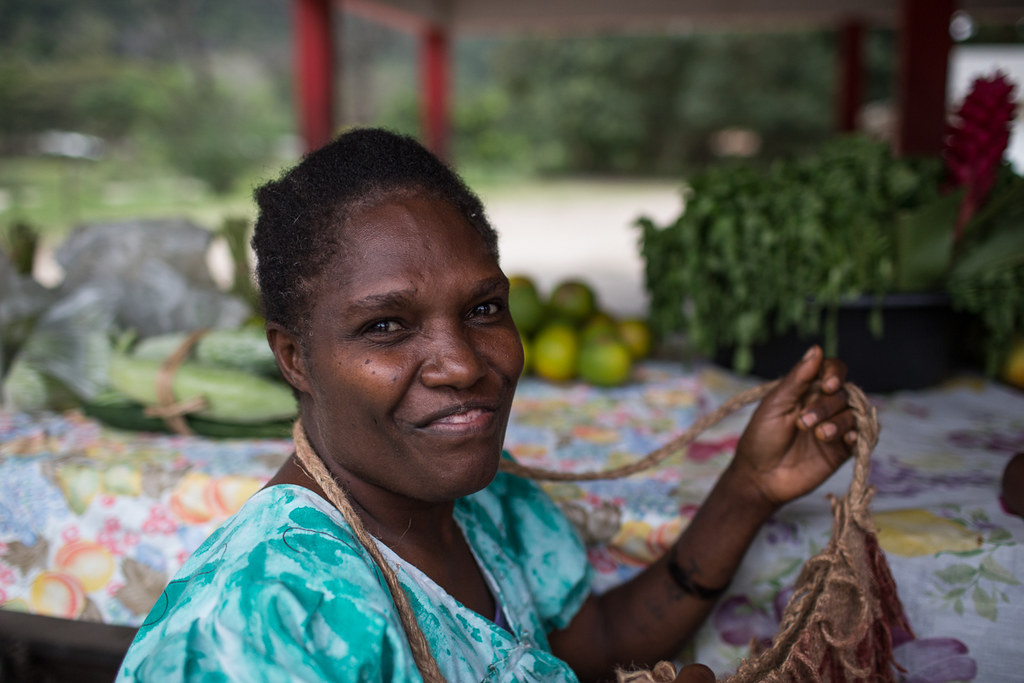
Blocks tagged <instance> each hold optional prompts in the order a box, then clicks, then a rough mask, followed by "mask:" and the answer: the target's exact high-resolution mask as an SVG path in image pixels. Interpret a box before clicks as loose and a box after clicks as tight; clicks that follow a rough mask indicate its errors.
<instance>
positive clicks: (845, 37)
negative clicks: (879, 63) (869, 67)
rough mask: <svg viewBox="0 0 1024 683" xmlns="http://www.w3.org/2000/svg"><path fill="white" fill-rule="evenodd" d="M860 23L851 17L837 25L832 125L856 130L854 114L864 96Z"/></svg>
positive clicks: (842, 128)
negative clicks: (833, 122)
mask: <svg viewBox="0 0 1024 683" xmlns="http://www.w3.org/2000/svg"><path fill="white" fill-rule="evenodd" d="M863 54H864V24H863V23H861V22H860V21H859V20H856V19H851V20H849V21H847V22H845V23H844V24H843V25H842V26H840V27H839V82H838V89H837V92H836V128H837V130H838V131H839V132H840V133H852V132H854V131H856V130H857V113H858V112H859V111H860V106H861V104H862V103H863V98H864V94H863V91H864V64H863V61H864V60H863Z"/></svg>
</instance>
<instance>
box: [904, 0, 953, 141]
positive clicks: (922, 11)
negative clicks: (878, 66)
mask: <svg viewBox="0 0 1024 683" xmlns="http://www.w3.org/2000/svg"><path fill="white" fill-rule="evenodd" d="M902 1H903V5H902V10H901V11H902V18H901V26H900V69H899V81H898V83H897V88H898V93H897V102H898V106H899V117H898V122H897V129H896V141H895V143H896V144H895V151H896V153H897V154H900V155H926V156H930V155H934V154H938V153H940V152H941V151H942V145H943V139H944V137H945V134H946V78H947V71H948V69H949V51H950V47H951V46H952V43H953V40H952V38H951V37H950V35H949V22H950V20H951V19H952V17H953V12H954V10H955V9H956V6H955V5H956V3H955V0H902Z"/></svg>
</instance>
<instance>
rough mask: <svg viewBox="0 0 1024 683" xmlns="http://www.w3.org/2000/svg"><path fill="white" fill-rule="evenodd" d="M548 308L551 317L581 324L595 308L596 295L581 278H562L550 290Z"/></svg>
mask: <svg viewBox="0 0 1024 683" xmlns="http://www.w3.org/2000/svg"><path fill="white" fill-rule="evenodd" d="M548 308H550V309H551V315H552V317H553V318H556V319H565V320H569V321H572V322H573V323H575V324H582V323H583V321H584V320H586V319H587V318H589V317H590V316H591V315H593V314H594V312H595V311H596V310H597V295H596V294H595V293H594V290H593V289H591V288H590V285H588V284H587V283H585V282H583V281H582V280H563V281H562V282H560V283H558V284H557V285H556V286H555V288H554V289H553V290H552V291H551V297H550V298H549V299H548Z"/></svg>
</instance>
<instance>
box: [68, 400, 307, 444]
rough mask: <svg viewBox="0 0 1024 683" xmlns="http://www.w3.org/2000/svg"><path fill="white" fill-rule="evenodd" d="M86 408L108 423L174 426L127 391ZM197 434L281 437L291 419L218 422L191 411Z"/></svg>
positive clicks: (154, 428)
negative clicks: (134, 398)
mask: <svg viewBox="0 0 1024 683" xmlns="http://www.w3.org/2000/svg"><path fill="white" fill-rule="evenodd" d="M82 410H83V412H84V413H85V414H86V415H88V416H90V417H93V418H95V419H97V420H99V421H100V422H102V423H103V424H105V425H107V426H108V427H114V428H116V429H124V430H126V431H132V432H160V433H168V432H170V431H171V430H170V429H169V428H168V426H167V424H166V423H165V422H164V421H163V420H162V419H160V418H158V417H151V416H149V415H146V406H144V405H142V404H141V403H139V402H138V401H134V400H132V399H131V398H129V397H128V396H127V395H125V394H122V393H121V392H119V391H117V390H114V389H111V390H108V391H105V392H103V393H102V394H100V395H98V396H97V397H96V398H94V399H93V400H92V401H88V402H85V403H83V404H82ZM185 421H186V422H188V426H189V427H190V428H191V429H192V431H194V432H195V433H196V434H198V435H200V436H207V437H211V438H220V439H228V438H234V439H278V438H288V437H290V436H291V433H292V424H293V422H292V420H275V421H272V422H264V423H259V424H232V423H228V422H216V421H214V420H206V419H203V418H201V417H195V416H192V415H189V416H187V417H186V418H185Z"/></svg>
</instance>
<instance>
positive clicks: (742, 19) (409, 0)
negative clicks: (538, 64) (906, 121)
mask: <svg viewBox="0 0 1024 683" xmlns="http://www.w3.org/2000/svg"><path fill="white" fill-rule="evenodd" d="M337 1H338V4H340V5H341V6H342V7H343V8H345V9H346V10H350V11H353V12H356V13H372V14H374V15H376V16H377V17H378V18H381V15H384V18H387V19H391V20H392V21H394V22H398V23H421V22H424V21H425V22H429V23H433V24H437V25H441V26H445V27H448V28H449V29H451V30H454V31H456V32H459V33H494V32H499V33H501V32H512V31H514V32H539V33H547V32H558V33H565V32H633V31H643V32H651V31H656V32H673V33H679V32H689V31H695V30H716V29H717V30H721V29H735V30H796V29H801V30H802V29H813V28H834V27H835V26H837V25H839V24H841V23H843V22H846V21H849V20H860V21H863V22H865V23H868V24H872V25H878V26H892V27H896V26H898V25H899V23H900V13H901V7H902V2H900V0H676V1H672V0H337ZM904 1H906V0H904ZM914 1H916V2H921V1H922V0H914ZM924 1H927V0H924ZM956 6H957V7H958V8H959V9H961V10H964V11H966V12H968V13H969V14H970V15H971V16H972V18H974V20H975V21H977V22H979V23H1006V22H1010V23H1012V22H1017V21H1022V22H1024V0H960V2H958V3H956Z"/></svg>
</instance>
